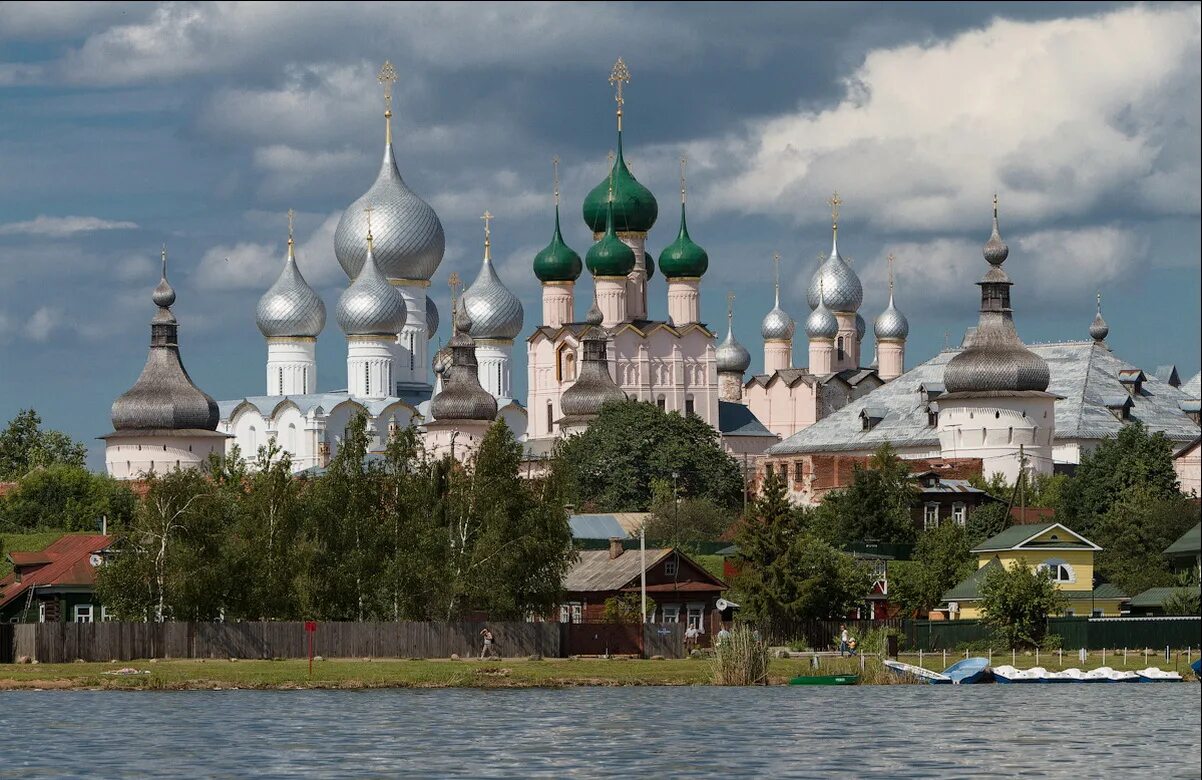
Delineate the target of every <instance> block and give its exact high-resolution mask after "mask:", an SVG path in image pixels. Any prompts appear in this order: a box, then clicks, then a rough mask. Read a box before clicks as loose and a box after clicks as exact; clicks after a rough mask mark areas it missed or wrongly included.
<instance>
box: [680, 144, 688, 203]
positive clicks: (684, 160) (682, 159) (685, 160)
mask: <svg viewBox="0 0 1202 780" xmlns="http://www.w3.org/2000/svg"><path fill="white" fill-rule="evenodd" d="M688 164H689V158H688V157H685V156H684V155H683V154H682V155H681V156H680V202H681V203H684V199H685V190H684V169H685V166H686V165H688Z"/></svg>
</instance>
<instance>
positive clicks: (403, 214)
mask: <svg viewBox="0 0 1202 780" xmlns="http://www.w3.org/2000/svg"><path fill="white" fill-rule="evenodd" d="M365 206H371V207H372V208H373V211H372V215H371V225H372V233H373V236H374V238H375V244H374V247H373V252H374V253H375V256H376V262H377V263H378V264H379V266H380V271H381V272H382V273H383V274H384V276H386V277H388V278H389V279H414V280H426V281H429V279H430V278H431V277H432V276H434V272H435V271H437V270H438V266H439V264H440V263H441V262H442V255H443V252H444V251H445V250H446V237H445V236H444V235H443V232H442V222H440V221H439V219H438V215H437V214H436V213H434V209H433V208H431V207H430V204H428V203H426V202H425V201H424V200H422V199H421V198H419V197H418V196H417V195H416V194H415V193H414V192H413V191H412V190H410V189H409V188H408V187H407V186H406V185H405V182H404V180H403V179H402V178H401V173H400V171H398V170H397V166H396V159H395V158H394V157H393V152H392V144H391V143H389V144H386V145H385V147H384V161H383V163H382V164H381V165H380V174H379V175H378V176H377V177H376V181H375V183H374V184H372V185H371V188H370V189H368V191H367V192H365V193H364V194H363V196H362V197H361V198H359V199H358V200H356V201H355V202H354V203H352V204H351V205H350V206H349V207H348V208H347V210H346V211H345V212H343V214H342V219H340V220H339V221H338V228H337V230H335V231H334V254H335V255H337V257H338V262H339V263H340V264H341V265H342V270H344V271H346V275H347V276H349V277H350V278H352V279H354V278H356V277H357V276H358V275H359V269H360V268H362V267H363V259H364V258H365V257H366V256H367V242H366V241H364V238H363V237H364V236H366V235H367V215H366V214H365V213H364V207H365Z"/></svg>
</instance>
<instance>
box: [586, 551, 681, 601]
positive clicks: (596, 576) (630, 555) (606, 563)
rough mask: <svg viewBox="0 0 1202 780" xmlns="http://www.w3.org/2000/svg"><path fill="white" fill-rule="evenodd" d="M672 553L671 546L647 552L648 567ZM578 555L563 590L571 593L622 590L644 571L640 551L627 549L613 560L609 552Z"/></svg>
mask: <svg viewBox="0 0 1202 780" xmlns="http://www.w3.org/2000/svg"><path fill="white" fill-rule="evenodd" d="M671 552H672V549H671V548H670V547H665V548H659V549H648V550H647V568H651V567H652V566H654V565H655V564H656V563H658V562H659V560H660V559H661V558H664V557H666V556H667V555H668V554H669V553H671ZM578 555H579V556H580V557H579V558H577V559H576V563H575V564H573V565H572V568H571V569H569V570H568V574H567V576H566V577H564V579H563V589H564V590H565V591H568V592H569V593H579V592H582V591H598V590H601V591H606V590H620V589H621V588H624V587H626V585H627V584H628V583H629V582H630V581H631V580H633V579H634V578H636V577H638V576H639V572H640V571H641V570H642V569H641V568H640V567H639V560H640V559H641V556H640V554H639V551H638V550H627V551H626V552H624V553H622V554H621V555H619V556H618V557H617V558H610V557H609V550H582V551H581V552H580V553H578Z"/></svg>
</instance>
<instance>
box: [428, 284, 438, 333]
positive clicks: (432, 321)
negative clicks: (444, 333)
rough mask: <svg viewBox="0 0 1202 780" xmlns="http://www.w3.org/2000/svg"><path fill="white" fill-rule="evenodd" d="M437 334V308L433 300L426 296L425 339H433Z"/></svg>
mask: <svg viewBox="0 0 1202 780" xmlns="http://www.w3.org/2000/svg"><path fill="white" fill-rule="evenodd" d="M437 332H438V307H437V306H435V305H434V299H433V298H431V297H430V296H429V295H427V296H426V338H427V339H432V338H434V334H435V333H437Z"/></svg>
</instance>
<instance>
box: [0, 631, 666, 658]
mask: <svg viewBox="0 0 1202 780" xmlns="http://www.w3.org/2000/svg"><path fill="white" fill-rule="evenodd" d="M485 626H487V627H488V628H489V629H490V630H491V631H492V632H493V634H494V635H495V637H496V648H497V651H498V652H499V653H500V654H501V655H502V656H506V657H510V658H514V657H524V656H530V655H541V656H544V657H547V658H560V657H567V656H568V655H574V654H581V655H593V654H602V653H604V652H605V650H606V648H605V646H604V644H605V643H604V642H602V643H601V645H600V648H601V649H597V648H595V647H594V646H593V645H594V644H595V643H590V642H586V641H584V638H585V633H584V632H576V633H575V634H573V633H572V631H571V629H572V628H573V627H572V626H568V625H561V624H559V623H525V622H504V623H471V622H464V623H419V622H400V623H318V624H317V631H316V633H315V634H314V635H313V652H314V654H315V655H320V656H324V657H327V658H449V657H450V656H451V655H452V654H456V655H459V656H460V657H464V658H467V657H472V656H478V655H479V654H480V649H481V639H480V630H481V629H482V628H484V627H485ZM11 628H12V633H11V637H6V640H7V641H6V643H5V644H6V648H5V649H8V648H11V653H12V656H11V657H12V658H14V659H17V658H21V657H22V656H25V657H28V658H30V659H33V660H36V661H38V662H40V663H68V662H71V661H75V660H76V659H80V660H84V661H112V660H116V661H129V660H134V659H141V658H241V659H254V658H261V659H270V658H305V657H307V656H308V652H309V644H308V642H309V639H308V635H307V634H306V633H305V624H304V623H301V622H253V623H117V622H107V623H20V624H16V625H12V626H11ZM607 628H608V627H607ZM638 628H639V627H638V626H619V627H618V629H620V630H625V633H624V634H623V637H625V638H626V639H627V640H628V641H626V642H625V643H623V644H622V645H621V649H619V648H618V647H617V646H615V647H614V648H612V649H610V650H609V652H610V653H611V654H616V653H618V652H632V653H638V652H639V651H640V650H642V649H644V648H645V651H646V652H645V655H647V656H651V655H662V656H664V657H667V658H680V657H682V656H683V636H684V626H683V624H665V625H662V626H661V625H650V624H649V625H647V626H645V627H644V631H643V632H642V634H643V636H642V637H641V638H642V640H643V642H642V645H641V646H640V644H639V641H638V640H639V638H640V637H638V636H637V635H638V633H639V631H638ZM626 634H630V636H629V637H626V636H625V635H626ZM0 657H2V656H0Z"/></svg>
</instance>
